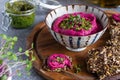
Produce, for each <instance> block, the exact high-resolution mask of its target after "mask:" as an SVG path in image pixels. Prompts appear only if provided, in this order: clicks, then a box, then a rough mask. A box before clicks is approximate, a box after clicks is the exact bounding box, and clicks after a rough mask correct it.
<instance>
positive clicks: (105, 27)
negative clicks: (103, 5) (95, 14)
mask: <svg viewBox="0 0 120 80" xmlns="http://www.w3.org/2000/svg"><path fill="white" fill-rule="evenodd" d="M76 5H78V6H88V7H92V8H95V9H98V10H100V11H101V12H103V13H104V14H105V15H106V17H107V18H108V22H107V24H106V25H105V26H104V28H103V29H102V30H100V31H98V32H96V33H93V34H89V35H84V36H72V35H65V34H61V33H59V32H55V31H54V30H52V29H51V28H49V27H48V25H47V23H46V21H47V17H48V15H49V14H50V13H51V12H53V11H55V10H56V9H59V8H62V7H68V6H76ZM56 9H53V10H51V11H50V12H49V13H48V14H47V16H46V17H45V24H46V25H47V28H49V29H50V30H51V31H53V32H55V33H57V34H60V35H63V36H69V37H87V36H93V35H96V34H98V33H100V32H102V31H104V30H106V29H107V28H108V27H107V26H109V24H110V20H109V17H108V15H107V13H105V11H103V10H102V9H100V8H98V7H95V6H89V5H84V4H68V5H66V6H61V7H58V8H56Z"/></svg>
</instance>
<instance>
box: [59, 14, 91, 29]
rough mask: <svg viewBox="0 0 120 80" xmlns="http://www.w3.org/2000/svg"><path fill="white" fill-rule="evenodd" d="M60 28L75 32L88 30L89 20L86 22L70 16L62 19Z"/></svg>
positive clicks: (78, 16)
mask: <svg viewBox="0 0 120 80" xmlns="http://www.w3.org/2000/svg"><path fill="white" fill-rule="evenodd" d="M60 27H61V28H63V29H75V30H77V31H78V30H81V29H84V30H89V29H90V28H91V22H90V21H89V20H86V19H85V18H81V16H80V15H76V16H74V15H72V14H70V16H69V17H68V18H66V19H64V20H63V21H62V22H61V23H60Z"/></svg>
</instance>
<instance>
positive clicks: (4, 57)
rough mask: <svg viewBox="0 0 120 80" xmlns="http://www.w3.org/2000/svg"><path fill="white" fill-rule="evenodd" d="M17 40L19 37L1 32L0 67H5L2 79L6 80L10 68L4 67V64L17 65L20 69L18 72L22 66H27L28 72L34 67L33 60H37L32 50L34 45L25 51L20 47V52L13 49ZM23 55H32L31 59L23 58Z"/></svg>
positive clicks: (1, 75) (2, 69) (0, 77)
mask: <svg viewBox="0 0 120 80" xmlns="http://www.w3.org/2000/svg"><path fill="white" fill-rule="evenodd" d="M17 40H18V38H17V37H9V36H6V35H4V34H0V41H1V43H0V67H3V68H1V71H0V80H6V79H5V78H6V76H7V75H6V73H7V72H8V71H9V69H8V68H7V69H4V66H5V67H6V65H8V66H9V67H10V68H15V67H16V68H17V69H18V70H17V72H19V71H20V69H21V68H23V67H25V68H26V70H27V72H28V74H29V71H30V69H31V68H32V62H33V61H34V60H35V57H34V55H33V51H32V49H33V45H32V46H31V48H30V49H28V50H26V51H23V50H22V48H19V49H18V52H16V53H15V52H13V50H14V47H15V44H16V42H17ZM22 55H26V56H27V57H29V56H31V59H30V60H29V59H28V58H27V59H23V58H22ZM22 66H23V67H22ZM12 74H16V73H12ZM12 74H11V75H12ZM20 74H21V73H20V72H19V73H18V75H20Z"/></svg>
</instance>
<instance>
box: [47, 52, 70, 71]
mask: <svg viewBox="0 0 120 80" xmlns="http://www.w3.org/2000/svg"><path fill="white" fill-rule="evenodd" d="M47 66H48V68H49V70H51V71H60V70H64V69H66V68H71V66H72V62H71V59H70V57H69V56H67V55H64V54H57V53H55V54H52V55H51V56H49V57H48V59H47Z"/></svg>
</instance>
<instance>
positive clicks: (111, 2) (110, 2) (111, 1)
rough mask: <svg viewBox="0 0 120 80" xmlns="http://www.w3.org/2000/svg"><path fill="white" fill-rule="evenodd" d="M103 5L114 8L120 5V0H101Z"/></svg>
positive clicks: (100, 2)
mask: <svg viewBox="0 0 120 80" xmlns="http://www.w3.org/2000/svg"><path fill="white" fill-rule="evenodd" d="M99 5H100V6H101V7H107V8H113V7H117V6H119V5H120V0H99Z"/></svg>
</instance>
